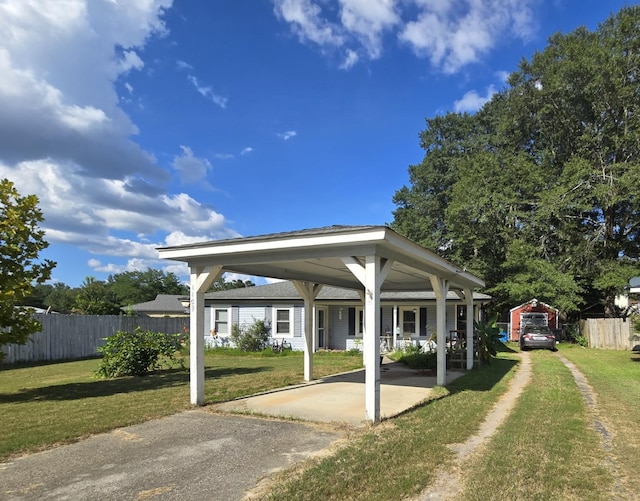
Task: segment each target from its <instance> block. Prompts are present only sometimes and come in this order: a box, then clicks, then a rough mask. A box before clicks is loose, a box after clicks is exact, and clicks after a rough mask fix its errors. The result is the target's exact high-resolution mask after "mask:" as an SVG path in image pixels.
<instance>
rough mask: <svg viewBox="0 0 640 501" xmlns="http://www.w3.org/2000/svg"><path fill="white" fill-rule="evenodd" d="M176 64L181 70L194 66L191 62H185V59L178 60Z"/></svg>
mask: <svg viewBox="0 0 640 501" xmlns="http://www.w3.org/2000/svg"><path fill="white" fill-rule="evenodd" d="M176 66H177V67H178V69H179V70H192V69H193V66H191V65H190V64H189V63H187V62H185V61H177V62H176Z"/></svg>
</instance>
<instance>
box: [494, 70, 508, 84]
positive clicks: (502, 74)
mask: <svg viewBox="0 0 640 501" xmlns="http://www.w3.org/2000/svg"><path fill="white" fill-rule="evenodd" d="M494 74H495V76H496V78H497V79H498V80H500V82H502V83H503V84H504V83H507V81H508V80H509V77H510V76H511V73H509V72H508V71H496V72H495V73H494Z"/></svg>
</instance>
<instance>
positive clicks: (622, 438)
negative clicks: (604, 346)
mask: <svg viewBox="0 0 640 501" xmlns="http://www.w3.org/2000/svg"><path fill="white" fill-rule="evenodd" d="M560 353H561V354H562V355H564V356H565V357H566V358H568V359H569V360H571V362H573V363H574V364H575V365H576V366H577V367H578V369H579V370H580V371H581V372H582V373H583V374H584V375H585V376H586V378H587V379H588V381H589V384H590V385H591V387H592V388H593V389H594V391H595V392H596V393H597V405H598V412H599V414H600V415H601V417H602V421H603V422H604V424H605V426H606V427H607V428H608V429H609V431H610V432H611V433H612V436H611V450H610V451H609V454H611V456H612V458H613V461H614V464H615V467H616V469H617V471H618V477H619V484H620V485H618V486H616V487H615V488H614V492H622V494H621V495H620V498H622V499H624V498H625V494H626V496H627V499H632V498H638V497H640V491H639V490H638V465H640V432H639V430H638V425H639V424H640V355H634V354H632V353H630V352H628V351H613V350H594V349H584V348H580V347H578V346H567V347H563V348H562V349H561V351H560Z"/></svg>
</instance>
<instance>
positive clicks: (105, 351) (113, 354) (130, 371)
mask: <svg viewBox="0 0 640 501" xmlns="http://www.w3.org/2000/svg"><path fill="white" fill-rule="evenodd" d="M179 348H180V335H179V334H164V333H162V332H150V331H143V330H142V329H141V328H140V327H136V329H135V331H134V332H125V331H118V332H116V333H115V334H114V335H113V336H110V337H108V338H106V343H105V344H104V346H102V347H100V348H98V352H99V353H102V361H101V362H100V368H99V369H98V371H97V372H96V374H97V375H98V376H100V377H107V378H112V377H119V376H144V375H145V374H148V373H150V372H152V371H154V370H156V369H160V368H161V367H162V362H166V363H167V365H168V366H171V365H172V364H179V365H180V367H182V368H184V360H183V358H182V356H179V357H178V356H176V350H178V349H179Z"/></svg>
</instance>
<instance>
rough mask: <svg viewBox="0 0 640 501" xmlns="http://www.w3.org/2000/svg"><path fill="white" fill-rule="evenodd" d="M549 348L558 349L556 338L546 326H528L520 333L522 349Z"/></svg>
mask: <svg viewBox="0 0 640 501" xmlns="http://www.w3.org/2000/svg"><path fill="white" fill-rule="evenodd" d="M529 348H547V349H549V350H551V351H555V349H556V337H555V336H554V335H553V332H551V329H549V327H547V326H546V325H526V326H525V327H524V328H523V329H522V332H521V333H520V349H521V350H528V349H529Z"/></svg>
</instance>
